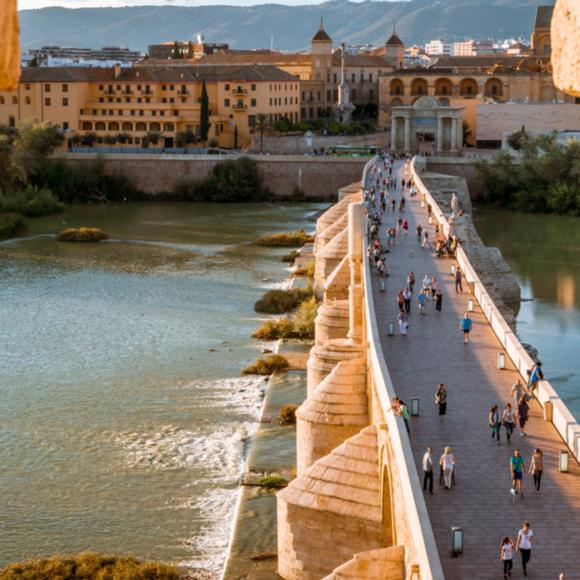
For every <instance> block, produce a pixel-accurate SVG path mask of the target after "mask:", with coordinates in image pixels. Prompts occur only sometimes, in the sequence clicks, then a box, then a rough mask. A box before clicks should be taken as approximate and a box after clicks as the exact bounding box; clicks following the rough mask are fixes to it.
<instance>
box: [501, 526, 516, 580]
mask: <svg viewBox="0 0 580 580" xmlns="http://www.w3.org/2000/svg"><path fill="white" fill-rule="evenodd" d="M499 558H500V560H501V561H502V562H503V577H504V580H505V579H507V577H508V576H511V575H512V568H513V567H514V542H513V540H512V539H511V538H510V537H509V536H506V537H505V538H504V539H503V540H502V541H501V546H500V548H499Z"/></svg>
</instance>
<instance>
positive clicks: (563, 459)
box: [558, 451, 570, 473]
mask: <svg viewBox="0 0 580 580" xmlns="http://www.w3.org/2000/svg"><path fill="white" fill-rule="evenodd" d="M569 462H570V454H569V453H568V451H560V460H559V462H558V466H559V468H560V473H568V464H569Z"/></svg>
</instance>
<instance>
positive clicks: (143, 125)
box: [135, 121, 147, 131]
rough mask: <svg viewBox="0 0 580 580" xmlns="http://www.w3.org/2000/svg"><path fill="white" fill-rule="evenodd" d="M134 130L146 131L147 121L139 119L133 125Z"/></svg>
mask: <svg viewBox="0 0 580 580" xmlns="http://www.w3.org/2000/svg"><path fill="white" fill-rule="evenodd" d="M135 131H147V123H143V122H142V121H140V122H139V123H137V124H136V125H135Z"/></svg>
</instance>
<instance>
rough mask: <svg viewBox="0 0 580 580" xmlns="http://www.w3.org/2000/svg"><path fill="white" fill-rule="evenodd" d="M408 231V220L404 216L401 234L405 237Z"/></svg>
mask: <svg viewBox="0 0 580 580" xmlns="http://www.w3.org/2000/svg"><path fill="white" fill-rule="evenodd" d="M408 233H409V220H408V219H407V218H405V219H404V220H403V234H405V237H407V234H408Z"/></svg>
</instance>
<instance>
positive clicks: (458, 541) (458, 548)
mask: <svg viewBox="0 0 580 580" xmlns="http://www.w3.org/2000/svg"><path fill="white" fill-rule="evenodd" d="M459 554H463V528H460V527H458V526H453V527H452V528H451V555H452V556H458V555H459Z"/></svg>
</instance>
